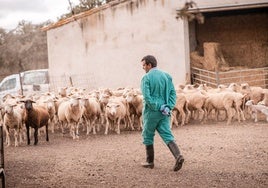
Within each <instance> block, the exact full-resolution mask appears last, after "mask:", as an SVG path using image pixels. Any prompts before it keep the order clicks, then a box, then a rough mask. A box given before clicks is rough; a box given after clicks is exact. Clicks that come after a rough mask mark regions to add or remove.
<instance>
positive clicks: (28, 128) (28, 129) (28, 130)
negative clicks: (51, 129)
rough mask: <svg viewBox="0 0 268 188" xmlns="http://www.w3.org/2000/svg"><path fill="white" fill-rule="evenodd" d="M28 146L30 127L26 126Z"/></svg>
mask: <svg viewBox="0 0 268 188" xmlns="http://www.w3.org/2000/svg"><path fill="white" fill-rule="evenodd" d="M26 134H27V144H28V145H30V127H29V126H28V125H26Z"/></svg>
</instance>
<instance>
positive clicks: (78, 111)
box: [58, 97, 83, 139]
mask: <svg viewBox="0 0 268 188" xmlns="http://www.w3.org/2000/svg"><path fill="white" fill-rule="evenodd" d="M79 100H80V98H79V97H78V98H71V99H69V100H67V101H63V102H62V103H61V104H60V105H59V108H58V118H59V121H60V123H61V129H62V133H63V134H64V125H65V124H66V123H67V125H68V127H69V128H70V134H71V136H72V137H73V139H76V138H79V121H80V119H81V118H82V115H83V107H82V105H81V104H80V102H79Z"/></svg>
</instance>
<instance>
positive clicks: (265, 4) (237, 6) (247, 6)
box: [177, 2, 268, 13]
mask: <svg viewBox="0 0 268 188" xmlns="http://www.w3.org/2000/svg"><path fill="white" fill-rule="evenodd" d="M264 7H268V2H263V3H248V4H233V5H226V6H218V7H217V6H213V7H198V8H190V9H189V10H188V12H189V13H196V12H217V11H227V10H241V9H252V8H264ZM177 11H180V10H177Z"/></svg>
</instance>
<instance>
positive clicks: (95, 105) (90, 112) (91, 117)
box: [81, 97, 101, 135]
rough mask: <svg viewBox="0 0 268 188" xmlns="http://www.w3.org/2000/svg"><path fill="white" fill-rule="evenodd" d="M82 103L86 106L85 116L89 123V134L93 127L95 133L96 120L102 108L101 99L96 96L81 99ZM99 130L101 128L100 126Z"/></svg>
mask: <svg viewBox="0 0 268 188" xmlns="http://www.w3.org/2000/svg"><path fill="white" fill-rule="evenodd" d="M81 104H82V105H83V107H84V111H83V117H84V119H85V121H86V124H87V133H86V134H87V135H88V134H89V132H90V129H91V127H92V128H93V134H96V128H95V127H96V125H95V123H96V121H97V120H98V119H99V118H100V115H101V108H100V104H99V101H98V100H97V99H96V98H95V97H89V98H83V99H81ZM98 131H99V128H98Z"/></svg>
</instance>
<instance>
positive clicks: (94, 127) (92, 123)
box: [91, 116, 97, 134]
mask: <svg viewBox="0 0 268 188" xmlns="http://www.w3.org/2000/svg"><path fill="white" fill-rule="evenodd" d="M96 120H97V116H95V117H94V119H93V120H92V122H91V127H92V129H93V134H96Z"/></svg>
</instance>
